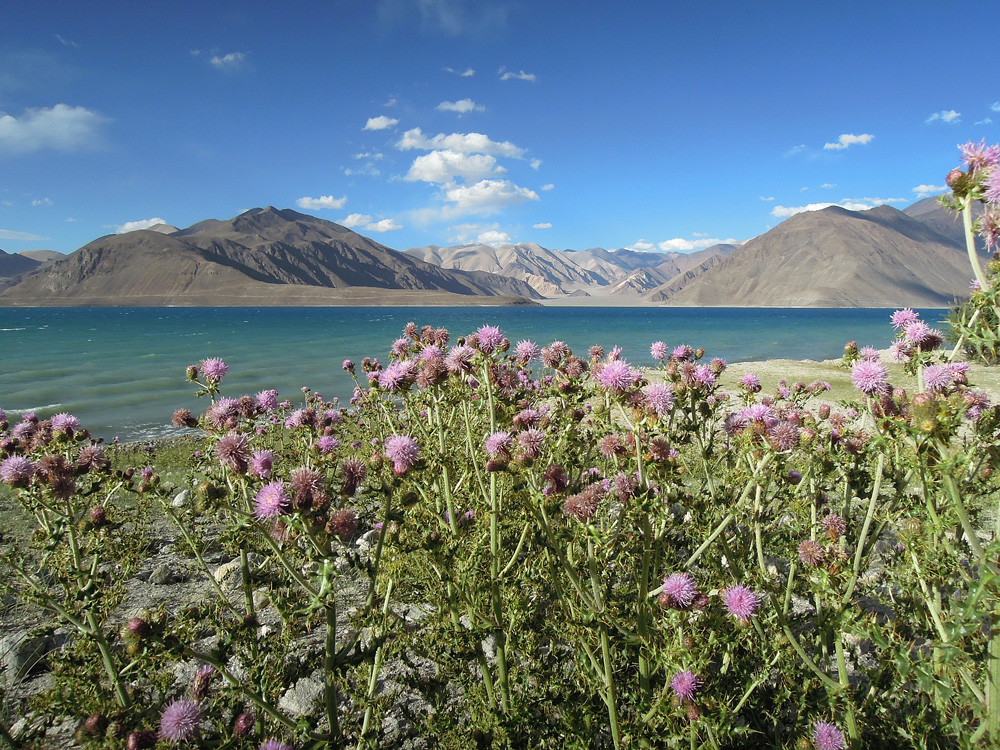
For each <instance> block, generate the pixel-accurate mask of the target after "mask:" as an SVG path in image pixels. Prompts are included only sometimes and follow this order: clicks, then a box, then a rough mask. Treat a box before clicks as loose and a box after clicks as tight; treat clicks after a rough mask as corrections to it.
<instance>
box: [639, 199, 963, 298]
mask: <svg viewBox="0 0 1000 750" xmlns="http://www.w3.org/2000/svg"><path fill="white" fill-rule="evenodd" d="M971 278H972V269H971V268H970V267H969V260H968V256H967V255H966V253H965V252H964V251H963V250H962V249H961V247H959V246H958V245H956V244H955V243H954V242H953V241H952V240H951V239H950V238H948V237H946V236H943V235H942V234H940V233H939V232H937V231H936V230H935V229H934V228H933V226H931V225H929V224H927V223H924V222H922V221H920V220H918V219H916V218H913V217H912V216H908V215H906V214H904V213H903V212H902V211H898V210H897V209H895V208H891V207H889V206H879V207H877V208H873V209H871V210H868V211H860V212H856V211H847V210H845V209H843V208H840V207H837V206H832V207H830V208H826V209H823V210H821V211H810V212H807V213H801V214H797V215H796V216H793V217H791V218H789V219H787V220H785V221H784V222H782V223H781V224H779V225H778V226H777V227H775V228H774V229H772V230H771V231H769V232H767V233H766V234H763V235H761V236H760V237H757V238H755V239H753V240H751V241H750V242H748V243H746V244H745V245H744V246H743V247H741V248H740V249H739V250H738V251H737V252H735V253H733V254H732V255H731V256H729V257H728V258H726V259H725V260H723V261H722V262H721V263H719V264H718V265H717V266H715V267H714V268H710V269H707V270H705V271H704V272H703V273H701V274H699V275H698V276H697V277H696V278H694V279H692V280H690V282H689V283H687V284H684V285H680V286H679V288H674V289H661V290H660V293H659V297H658V300H660V301H663V302H665V303H666V304H668V305H693V306H719V307H721V306H735V307H740V306H764V307H803V306H805V307H892V306H907V305H908V306H926V307H945V306H948V305H950V304H952V303H953V301H954V299H955V298H956V297H961V296H964V295H967V294H968V290H969V280H970V279H971Z"/></svg>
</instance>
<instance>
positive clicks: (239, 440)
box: [215, 432, 250, 474]
mask: <svg viewBox="0 0 1000 750" xmlns="http://www.w3.org/2000/svg"><path fill="white" fill-rule="evenodd" d="M215 457H216V458H217V459H219V463H220V464H222V465H223V466H226V467H228V468H229V469H231V470H232V471H235V472H236V473H237V474H242V473H243V472H245V471H246V470H247V462H248V461H249V459H250V442H249V441H248V440H247V436H246V435H243V434H241V433H237V432H230V433H229V434H227V435H224V436H223V437H222V438H221V439H220V440H219V442H218V443H216V445H215Z"/></svg>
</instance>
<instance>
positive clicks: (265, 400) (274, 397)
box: [257, 388, 278, 411]
mask: <svg viewBox="0 0 1000 750" xmlns="http://www.w3.org/2000/svg"><path fill="white" fill-rule="evenodd" d="M257 406H259V407H260V408H261V409H262V410H263V411H272V410H274V409H277V408H278V392H277V391H276V390H274V389H273V388H271V389H268V390H265V391H261V392H260V393H258V394H257Z"/></svg>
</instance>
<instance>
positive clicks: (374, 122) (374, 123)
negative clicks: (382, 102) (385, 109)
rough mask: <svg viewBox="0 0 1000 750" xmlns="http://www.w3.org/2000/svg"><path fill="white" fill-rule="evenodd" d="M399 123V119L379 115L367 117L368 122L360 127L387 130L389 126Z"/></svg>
mask: <svg viewBox="0 0 1000 750" xmlns="http://www.w3.org/2000/svg"><path fill="white" fill-rule="evenodd" d="M398 124H399V120H397V119H395V118H394V117H386V116H385V115H379V116H378V117H369V118H368V122H366V123H365V126H364V127H363V128H361V129H362V130H388V129H389V128H392V127H395V126H396V125H398Z"/></svg>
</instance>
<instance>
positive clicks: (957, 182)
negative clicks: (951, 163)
mask: <svg viewBox="0 0 1000 750" xmlns="http://www.w3.org/2000/svg"><path fill="white" fill-rule="evenodd" d="M944 181H945V183H947V185H948V187H950V188H951V189H952V190H957V189H958V188H960V187H961V186H962V183H964V182H965V172H963V171H962V170H961V169H957V168H956V169H953V170H951V171H950V172H949V173H948V176H947V177H945V178H944Z"/></svg>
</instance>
